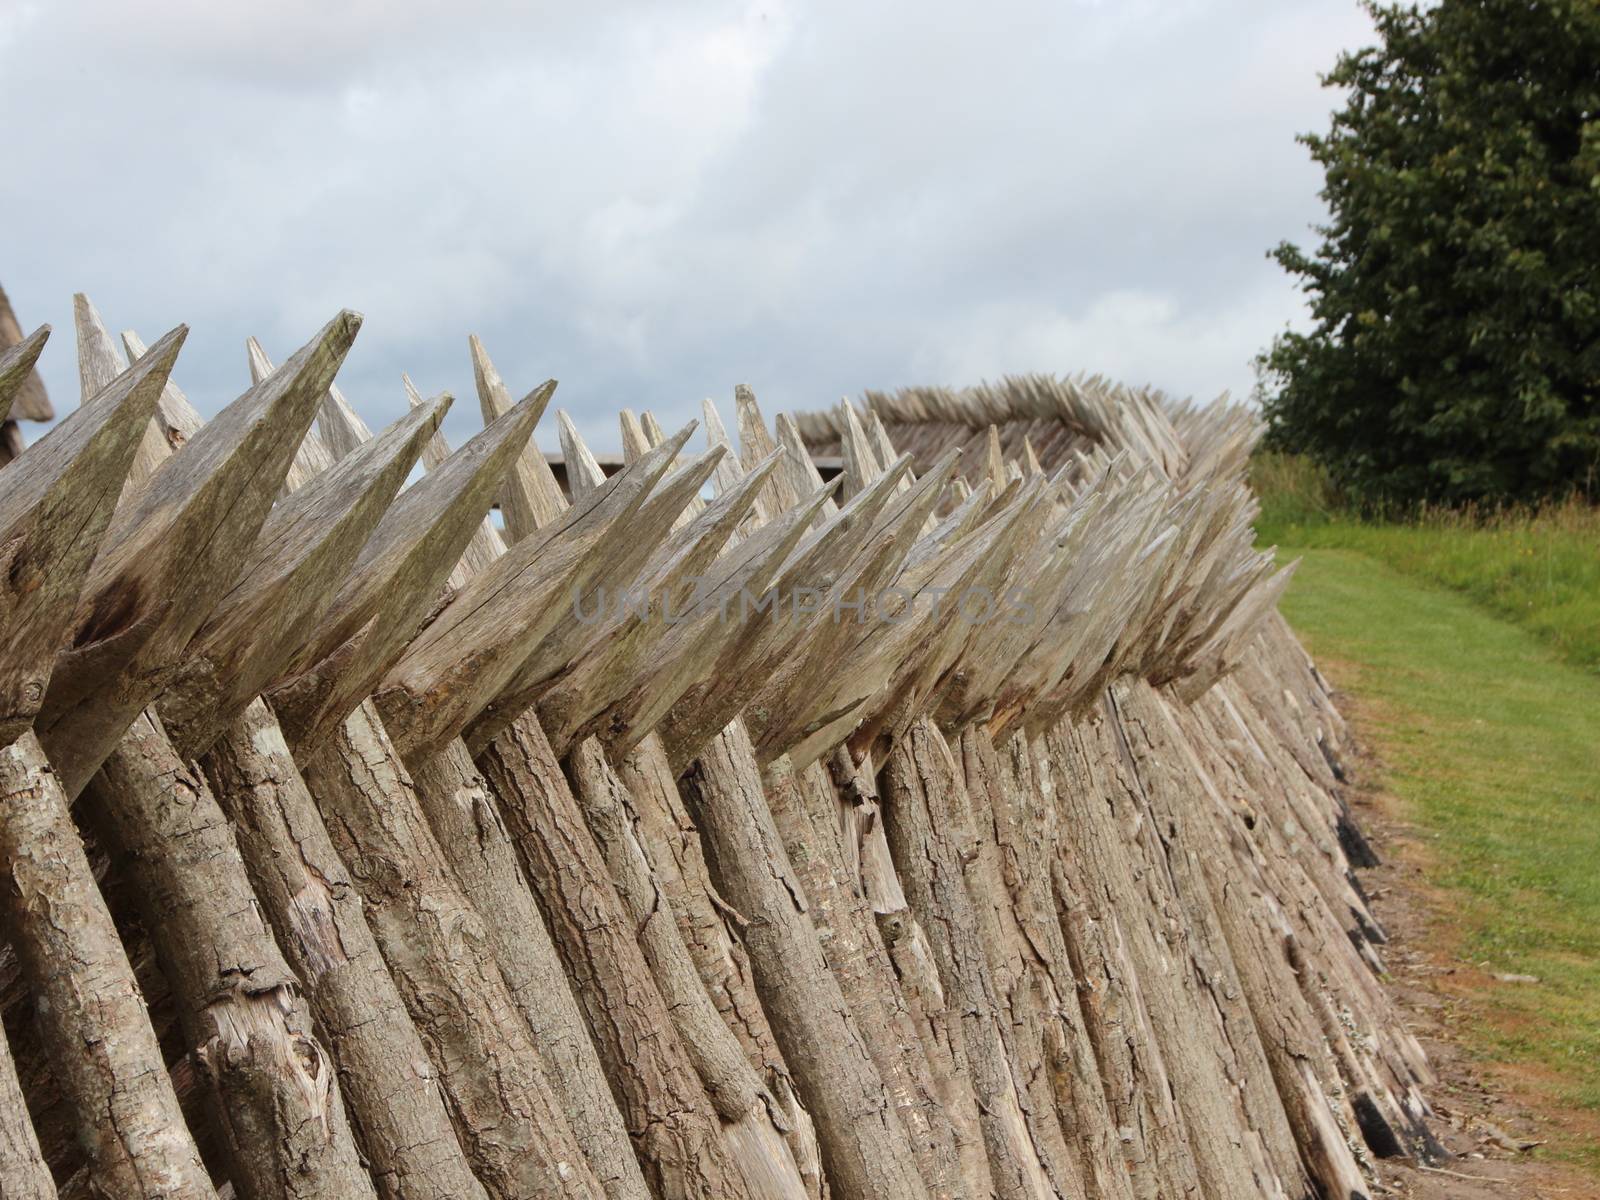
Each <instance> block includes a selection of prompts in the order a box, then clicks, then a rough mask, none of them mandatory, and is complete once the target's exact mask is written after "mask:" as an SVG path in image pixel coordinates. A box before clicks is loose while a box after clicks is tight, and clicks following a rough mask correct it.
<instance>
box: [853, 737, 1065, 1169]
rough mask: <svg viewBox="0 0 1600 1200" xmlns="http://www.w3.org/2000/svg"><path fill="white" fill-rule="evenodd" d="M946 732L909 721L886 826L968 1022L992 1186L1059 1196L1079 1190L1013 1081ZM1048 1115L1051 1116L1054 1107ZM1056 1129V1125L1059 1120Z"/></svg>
mask: <svg viewBox="0 0 1600 1200" xmlns="http://www.w3.org/2000/svg"><path fill="white" fill-rule="evenodd" d="M957 770H958V768H957V764H956V763H955V760H954V758H953V756H952V755H951V753H950V749H949V747H948V746H947V745H946V743H945V740H944V738H943V736H942V735H941V734H940V733H939V732H938V730H936V729H935V728H933V726H932V725H931V724H930V723H928V722H926V721H918V722H916V723H915V724H913V726H912V728H911V730H910V731H909V732H908V734H907V735H906V736H905V737H904V738H902V739H901V741H900V742H899V743H898V744H897V745H896V746H895V747H894V749H893V750H892V751H891V753H890V755H889V759H888V762H887V763H886V764H885V766H884V771H883V778H884V784H885V786H884V818H885V819H884V826H885V831H886V833H887V834H888V840H889V850H890V853H891V854H892V855H893V857H894V861H895V865H896V866H897V867H898V868H899V871H900V878H901V881H902V882H903V884H904V886H905V890H906V898H907V899H908V900H909V901H910V904H911V911H912V912H914V913H916V914H917V919H918V921H919V922H920V924H921V925H922V927H923V928H924V929H925V930H927V932H928V937H929V941H930V944H931V946H932V947H933V952H934V961H935V962H936V963H937V964H938V967H939V977H940V981H941V983H942V984H943V987H944V991H945V995H946V999H947V1004H948V1006H949V1011H950V1012H951V1013H952V1014H953V1015H956V1016H958V1019H959V1020H960V1022H961V1024H962V1027H963V1029H962V1035H963V1042H964V1044H965V1046H966V1050H967V1065H968V1071H969V1073H970V1078H971V1083H972V1088H973V1091H974V1092H975V1094H976V1096H977V1101H978V1113H979V1121H980V1125H981V1127H982V1129H983V1137H984V1145H985V1147H986V1148H987V1150H988V1154H989V1167H990V1170H991V1171H992V1173H993V1176H994V1182H995V1191H996V1194H997V1195H999V1196H1001V1197H1008V1198H1016V1200H1023V1198H1024V1197H1027V1198H1034V1197H1055V1196H1067V1195H1071V1194H1073V1183H1072V1181H1070V1180H1068V1179H1065V1178H1062V1177H1061V1176H1060V1174H1059V1173H1060V1172H1061V1171H1062V1169H1063V1167H1062V1164H1061V1163H1060V1162H1058V1161H1055V1159H1056V1156H1055V1155H1053V1154H1051V1150H1052V1147H1050V1146H1049V1145H1048V1144H1046V1143H1044V1142H1043V1138H1042V1136H1041V1134H1042V1131H1041V1130H1040V1128H1039V1127H1040V1125H1041V1124H1042V1123H1043V1116H1044V1114H1039V1113H1035V1112H1033V1111H1032V1105H1031V1103H1030V1102H1029V1101H1028V1100H1026V1099H1025V1097H1024V1095H1022V1094H1021V1091H1022V1089H1021V1088H1019V1086H1018V1084H1017V1074H1016V1071H1017V1065H1016V1064H1015V1063H1013V1062H1012V1059H1011V1055H1010V1051H1009V1048H1008V1047H1007V1045H1006V1041H1005V1038H1004V1035H1003V1032H1002V1031H1001V1029H1000V1027H999V1025H998V1021H997V1019H998V1015H999V1010H998V997H997V995H996V993H995V987H994V980H993V977H992V975H991V973H990V970H989V963H988V959H987V956H986V954H985V950H984V945H983V940H982V934H981V932H980V929H979V925H978V917H977V913H976V911H975V910H974V908H973V905H972V900H971V897H970V895H969V893H968V891H967V884H966V879H965V876H964V872H963V870H962V865H961V863H962V858H963V849H962V847H961V845H960V843H959V842H958V837H959V833H958V830H959V829H960V825H961V821H960V812H959V808H958V806H960V807H965V798H964V797H958V795H957V792H958V790H959V789H961V787H962V784H961V780H960V778H959V777H958V775H957V773H956V772H957ZM1049 1119H1050V1120H1055V1115H1054V1111H1053V1108H1052V1110H1051V1112H1050V1113H1049ZM1058 1132H1059V1129H1058Z"/></svg>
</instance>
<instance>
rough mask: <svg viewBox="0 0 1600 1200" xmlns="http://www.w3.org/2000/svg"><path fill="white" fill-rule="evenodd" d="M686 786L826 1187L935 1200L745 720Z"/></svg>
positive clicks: (845, 1196)
mask: <svg viewBox="0 0 1600 1200" xmlns="http://www.w3.org/2000/svg"><path fill="white" fill-rule="evenodd" d="M684 786H685V787H686V789H687V799H688V802H689V806H690V808H691V811H693V812H695V813H696V815H697V816H698V818H699V825H700V828H701V829H702V830H703V832H704V836H705V838H706V842H707V849H708V850H709V852H710V856H711V860H712V863H713V864H714V871H715V875H716V878H717V879H718V880H719V881H720V884H721V890H722V892H723V894H725V895H726V896H727V897H728V900H729V902H730V903H731V904H732V905H733V907H734V908H735V909H737V910H739V911H741V912H743V913H744V914H745V916H746V918H747V920H748V921H749V924H748V926H747V927H746V930H745V943H746V946H747V947H748V949H749V953H750V961H751V963H752V964H753V966H754V967H755V981H756V988H757V991H758V993H759V995H760V999H761V1003H762V1007H763V1008H764V1010H765V1011H766V1013H767V1014H768V1016H769V1017H770V1018H771V1021H772V1030H773V1033H774V1034H775V1035H776V1036H777V1038H778V1041H779V1044H780V1045H781V1046H782V1047H783V1051H784V1057H785V1059H786V1060H787V1061H788V1062H789V1063H790V1064H792V1066H793V1069H794V1072H795V1080H796V1082H797V1084H798V1090H799V1093H800V1098H801V1100H802V1101H803V1102H804V1103H805V1106H806V1108H807V1110H808V1111H809V1112H810V1113H811V1114H812V1118H813V1120H814V1121H815V1122H816V1128H817V1136H818V1141H819V1144H820V1146H821V1149H822V1160H823V1164H824V1167H825V1170H826V1173H827V1178H828V1182H829V1185H830V1186H831V1187H832V1189H833V1190H834V1191H835V1193H836V1194H837V1195H839V1196H840V1197H841V1200H869V1198H875V1197H879V1196H896V1197H902V1196H903V1197H907V1198H914V1197H919V1196H926V1195H927V1194H928V1192H927V1188H926V1186H925V1185H924V1184H923V1182H922V1177H921V1175H920V1174H919V1173H918V1171H917V1167H916V1160H915V1158H914V1156H913V1155H912V1152H911V1147H910V1144H909V1142H908V1140H907V1137H906V1130H905V1126H904V1124H903V1123H902V1122H901V1120H900V1116H899V1113H898V1111H897V1109H896V1106H895V1103H894V1099H893V1097H892V1096H891V1095H890V1094H889V1090H888V1088H887V1087H885V1085H884V1082H883V1079H882V1077H881V1076H880V1075H879V1074H878V1071H877V1069H876V1068H875V1067H874V1066H873V1064H872V1058H871V1056H870V1054H869V1053H868V1051H867V1048H866V1046H865V1044H864V1042H863V1039H862V1033H861V1030H860V1029H859V1028H858V1027H857V1026H856V1024H855V1022H854V1020H853V1019H852V1017H851V1015H850V1011H849V1008H848V1006H847V1005H846V1004H845V1000H844V996H843V994H842V992H841V991H840V988H839V982H838V980H836V979H835V978H834V977H833V975H832V974H831V973H830V972H829V970H828V966H827V962H826V960H825V959H824V958H823V954H822V947H821V945H820V943H819V942H818V940H817V933H816V930H815V929H814V928H813V927H812V925H811V919H810V915H809V913H808V911H807V905H806V901H805V894H804V889H803V888H802V886H801V884H800V881H799V880H798V878H796V876H795V873H794V868H793V867H792V866H791V865H790V863H789V856H788V854H787V853H786V852H785V851H784V847H783V840H782V838H781V837H780V836H779V834H778V831H777V828H776V826H775V825H774V823H773V819H772V813H771V811H770V810H769V809H768V807H767V800H766V795H765V793H764V791H763V788H762V783H761V772H760V768H759V767H758V766H757V765H756V758H755V748H754V746H753V745H752V744H751V742H750V736H749V734H748V733H746V732H745V729H744V725H743V722H741V721H735V722H733V723H732V724H731V725H729V726H728V728H727V729H726V730H724V731H723V732H722V733H721V734H719V735H718V736H717V737H716V738H714V739H712V742H711V744H710V745H709V746H708V747H707V748H706V749H705V750H704V751H703V752H702V754H701V756H700V757H699V758H698V759H697V760H696V761H695V763H694V765H693V766H692V767H691V768H690V770H689V772H688V774H687V775H686V776H685V777H684Z"/></svg>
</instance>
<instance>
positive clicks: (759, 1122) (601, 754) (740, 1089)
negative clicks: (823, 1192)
mask: <svg viewBox="0 0 1600 1200" xmlns="http://www.w3.org/2000/svg"><path fill="white" fill-rule="evenodd" d="M567 771H568V775H569V780H570V782H571V784H572V792H573V795H574V796H575V797H576V799H577V801H578V804H579V806H580V807H581V809H582V810H583V814H584V818H585V820H586V821H587V822H588V825H589V831H590V833H591V834H593V836H594V839H595V844H596V845H597V846H598V847H599V849H600V852H601V855H602V856H603V857H604V860H605V863H606V867H607V869H608V870H609V871H610V873H611V878H612V881H613V882H614V883H615V884H616V887H617V893H618V895H619V896H620V897H621V899H622V901H623V903H624V904H625V905H626V907H627V910H628V916H629V918H630V919H631V920H632V921H633V924H634V928H635V930H636V931H637V934H636V936H637V937H638V940H639V946H640V948H641V949H642V950H643V951H644V955H645V959H646V960H647V961H648V963H649V965H650V969H651V972H652V973H653V974H654V976H655V980H656V984H657V986H658V987H659V988H660V990H661V995H662V999H663V1000H664V1001H665V1002H666V1005H667V1010H668V1011H669V1012H670V1013H671V1014H672V1019H673V1021H674V1023H675V1024H676V1026H677V1029H678V1035H679V1037H680V1038H681V1039H682V1041H683V1044H684V1048H685V1049H686V1050H687V1051H688V1054H689V1059H690V1061H691V1062H692V1063H693V1064H694V1068H695V1071H696V1072H697V1073H698V1074H699V1076H700V1081H701V1083H702V1084H703V1085H704V1086H705V1089H706V1093H707V1094H708V1095H709V1096H710V1098H711V1103H712V1104H713V1105H714V1106H715V1107H716V1109H717V1112H718V1113H719V1114H721V1116H722V1118H723V1120H724V1121H726V1122H727V1123H728V1126H729V1128H728V1129H727V1131H726V1132H727V1134H728V1137H729V1139H730V1147H731V1150H732V1153H733V1156H734V1160H735V1162H737V1163H738V1164H739V1169H740V1173H741V1174H743V1175H744V1176H745V1178H746V1179H747V1180H749V1181H751V1183H752V1188H751V1190H752V1192H754V1193H756V1194H758V1195H764V1196H765V1195H771V1196H774V1197H777V1196H784V1197H787V1198H788V1200H805V1198H806V1197H807V1195H808V1194H809V1193H808V1191H807V1188H806V1182H805V1180H804V1179H803V1178H802V1177H801V1174H800V1168H799V1166H798V1165H797V1164H796V1163H795V1160H794V1155H793V1152H792V1151H791V1149H790V1147H789V1144H788V1142H787V1141H785V1139H784V1130H785V1129H786V1128H788V1127H789V1126H788V1120H787V1116H786V1113H785V1108H784V1106H782V1105H780V1104H779V1102H778V1101H777V1100H776V1099H775V1098H774V1097H773V1096H772V1095H771V1094H770V1093H769V1092H768V1091H767V1088H766V1085H765V1083H764V1082H763V1080H762V1079H761V1077H760V1076H759V1075H758V1074H757V1073H756V1070H755V1067H754V1065H753V1064H751V1063H750V1061H749V1060H748V1059H746V1058H745V1056H744V1049H743V1047H741V1046H740V1045H739V1040H738V1039H737V1038H736V1037H734V1036H733V1031H732V1030H731V1029H729V1028H728V1027H727V1026H726V1025H725V1024H723V1021H722V1015H721V1014H720V1013H719V1012H717V1008H716V1005H714V1004H713V1003H712V1002H711V997H710V996H709V995H708V994H707V993H706V990H705V988H704V986H703V985H702V984H701V982H700V974H699V972H698V971H696V970H695V966H694V960H693V959H692V958H690V956H689V950H688V947H686V946H685V945H684V944H683V935H682V934H681V933H680V932H679V931H678V922H677V920H676V919H675V918H674V917H673V915H672V909H671V907H670V906H669V905H668V904H667V903H666V901H665V897H664V896H663V894H662V888H661V885H660V883H659V882H658V881H657V880H656V878H655V876H654V873H653V872H652V871H651V869H650V864H649V862H648V861H647V860H646V859H645V856H644V850H643V849H642V847H641V846H640V844H639V841H638V837H637V835H636V833H635V831H634V824H633V816H632V803H631V802H632V797H631V796H628V794H627V789H626V788H625V787H624V786H623V783H622V780H621V778H620V777H619V776H618V775H617V773H616V771H615V770H614V769H613V768H612V766H611V764H610V763H609V762H608V761H607V760H606V757H605V751H604V750H603V749H602V748H601V746H600V743H599V742H597V741H595V740H594V739H593V738H589V739H586V740H585V741H584V742H582V743H580V744H579V746H578V747H577V748H576V749H575V750H574V751H573V752H572V753H571V754H570V755H569V756H568V758H567ZM758 1179H759V1180H764V1181H765V1185H764V1186H763V1187H759V1188H758V1187H756V1186H754V1184H755V1181H756V1180H758Z"/></svg>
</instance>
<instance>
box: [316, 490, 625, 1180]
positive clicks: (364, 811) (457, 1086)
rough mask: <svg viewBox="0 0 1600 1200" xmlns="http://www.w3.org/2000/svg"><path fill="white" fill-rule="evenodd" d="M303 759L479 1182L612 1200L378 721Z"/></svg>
mask: <svg viewBox="0 0 1600 1200" xmlns="http://www.w3.org/2000/svg"><path fill="white" fill-rule="evenodd" d="M424 482H425V481H424ZM476 519H477V517H476V516H475V515H474V516H473V517H472V520H473V521H475V520H476ZM462 540H463V541H464V540H465V538H464V537H463V539H462ZM455 557H456V554H455V553H454V552H452V553H451V554H450V555H449V558H450V561H454V559H455ZM291 745H292V743H291ZM292 748H294V749H295V752H296V761H297V762H298V763H299V764H300V768H301V772H302V774H303V775H304V777H305V780H306V784H307V786H308V787H309V788H310V790H311V793H312V795H314V796H315V797H316V799H317V803H318V806H319V808H320V809H321V811H322V813H323V816H324V819H325V821H326V824H327V828H328V832H329V833H330V834H331V835H332V837H333V840H334V847H335V850H336V851H337V852H338V855H339V858H340V860H341V861H343V862H344V863H345V865H346V867H347V868H348V869H349V871H350V876H351V879H352V881H353V882H354V884H355V886H356V888H357V890H358V891H359V892H360V893H361V898H362V900H363V901H364V902H365V910H366V913H367V918H368V923H369V925H370V927H371V929H372V932H373V935H374V937H375V939H376V940H377V942H378V945H379V948H380V949H381V950H382V952H383V957H384V960H385V962H387V963H388V965H389V971H390V974H391V975H392V976H393V978H394V981H395V984H396V985H397V986H398V987H399V989H400V993H401V995H402V996H403V997H404V998H405V1001H406V1006H407V1008H408V1009H409V1010H410V1012H411V1019H412V1021H413V1023H414V1024H415V1026H416V1029H417V1032H418V1033H419V1034H421V1036H422V1038H423V1042H424V1044H425V1045H426V1046H427V1047H428V1050H429V1057H430V1059H431V1060H432V1062H433V1066H434V1069H435V1071H436V1072H437V1074H438V1078H439V1082H440V1084H441V1086H442V1087H443V1089H444V1091H445V1094H446V1096H447V1097H448V1099H449V1109H450V1113H451V1117H452V1119H453V1121H454V1123H455V1126H456V1136H457V1138H458V1139H459V1141H460V1143H461V1147H462V1149H463V1150H464V1151H465V1152H466V1154H467V1157H468V1160H469V1161H470V1162H471V1164H472V1166H473V1170H474V1172H475V1173H476V1174H477V1176H478V1179H479V1181H480V1182H481V1183H482V1184H483V1185H484V1187H485V1189H486V1190H487V1191H488V1193H489V1195H490V1196H491V1197H493V1198H494V1200H528V1198H530V1197H543V1196H583V1197H589V1198H590V1200H600V1198H601V1197H603V1196H604V1191H603V1189H602V1187H601V1185H600V1182H599V1181H598V1180H597V1179H596V1178H595V1175H594V1173H593V1172H592V1171H591V1170H590V1168H589V1166H588V1164H587V1163H586V1162H585V1160H584V1157H583V1154H582V1152H581V1151H580V1150H579V1149H578V1146H577V1144H576V1143H575V1142H574V1141H573V1139H572V1132H571V1129H570V1127H569V1125H568V1123H567V1119H566V1116H565V1114H564V1113H562V1112H561V1111H560V1110H559V1108H557V1107H556V1105H555V1102H554V1100H553V1093H552V1090H551V1085H550V1082H549V1080H548V1078H547V1075H546V1070H545V1066H544V1063H543V1062H542V1060H541V1057H540V1055H539V1052H538V1049H537V1047H536V1046H535V1045H534V1042H533V1039H532V1035H531V1033H530V1031H529V1029H528V1025H527V1023H526V1021H525V1020H524V1019H523V1017H522V1015H521V1013H520V1012H519V1011H518V1008H517V1005H516V1002H515V1000H514V999H513V998H512V996H511V993H510V989H509V988H508V987H507V985H506V981H505V978H504V976H503V975H502V973H501V969H500V966H499V964H498V963H497V962H496V960H495V957H494V954H493V952H492V949H491V946H490V943H489V934H488V931H487V930H486V929H485V927H484V923H483V919H482V917H481V916H480V915H479V913H478V912H477V910H476V909H475V908H474V907H473V906H472V904H471V903H470V901H469V900H468V899H467V897H466V896H465V895H464V894H463V892H462V891H461V888H460V886H459V884H458V883H457V882H456V879H455V876H454V873H453V872H452V871H451V869H450V866H449V863H448V861H447V859H446V857H445V853H444V851H443V850H442V849H441V848H440V846H439V843H438V841H437V839H436V838H435V836H434V834H433V831H432V829H431V828H430V827H429V824H428V820H427V818H426V816H425V815H424V813H423V810H422V806H421V804H420V802H419V800H418V797H417V793H416V789H415V787H414V786H413V784H412V781H411V779H410V776H409V775H408V774H407V773H406V771H405V768H404V767H403V766H402V764H401V762H400V757H399V755H398V753H397V752H396V751H395V749H394V746H393V744H392V743H391V742H390V741H389V738H388V735H387V733H386V732H385V731H384V728H383V723H382V721H381V719H380V718H379V716H378V713H377V710H376V709H375V708H374V707H373V706H372V704H371V703H370V702H368V703H364V704H362V705H361V706H360V707H359V708H357V710H356V711H355V712H354V713H352V714H351V715H350V717H349V718H348V719H347V720H346V721H345V723H344V725H343V726H341V727H340V729H339V731H338V732H337V733H336V734H335V736H334V737H333V738H331V739H329V740H328V741H326V742H324V743H323V744H322V745H320V746H301V747H292Z"/></svg>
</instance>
